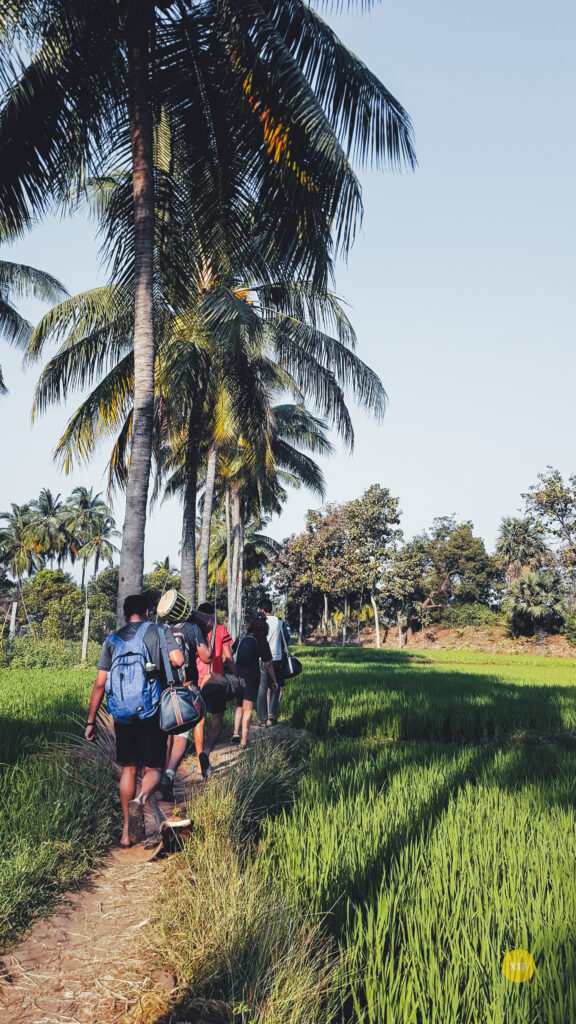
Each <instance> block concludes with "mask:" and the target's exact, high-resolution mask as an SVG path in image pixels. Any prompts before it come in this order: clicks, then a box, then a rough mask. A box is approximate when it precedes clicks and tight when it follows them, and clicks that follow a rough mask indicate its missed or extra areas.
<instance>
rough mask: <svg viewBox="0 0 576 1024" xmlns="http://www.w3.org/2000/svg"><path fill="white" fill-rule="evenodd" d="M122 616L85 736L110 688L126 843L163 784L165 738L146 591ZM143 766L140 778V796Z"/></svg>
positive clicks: (169, 643)
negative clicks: (161, 726)
mask: <svg viewBox="0 0 576 1024" xmlns="http://www.w3.org/2000/svg"><path fill="white" fill-rule="evenodd" d="M124 619H125V623H126V624H125V625H124V626H122V628H121V629H119V630H118V631H117V632H116V633H110V635H109V636H108V637H106V640H105V641H104V644H103V645H102V651H101V653H100V660H99V662H98V669H97V673H96V679H95V682H94V686H93V688H92V694H91V697H90V704H89V707H88V720H87V722H86V728H85V732H84V736H85V737H86V739H87V740H89V741H91V742H93V741H94V740H95V739H96V734H97V733H96V715H97V714H98V709H99V707H100V704H101V703H102V698H103V697H104V693H105V692H106V703H107V706H108V711H109V712H110V714H111V715H112V718H113V719H114V732H115V734H116V760H117V761H118V764H119V765H120V766H121V768H122V773H121V775H120V785H119V789H120V803H121V805H122V819H123V826H122V835H121V837H120V846H124V847H128V846H132V844H133V843H135V842H140V841H141V840H142V839H143V837H144V820H143V813H142V809H143V806H144V804H145V802H146V801H147V800H148V798H149V797H150V796H152V794H153V793H154V790H155V789H157V788H158V786H159V783H160V779H161V777H162V770H163V768H164V764H165V762H166V741H167V736H166V733H165V732H162V730H161V728H160V710H159V706H160V694H161V691H162V685H163V684H165V682H166V681H165V680H164V678H163V676H164V671H163V668H162V662H163V659H162V656H161V650H160V634H159V632H158V627H157V626H156V625H155V624H154V623H152V622H149V621H148V599H147V597H146V595H145V594H131V595H130V596H129V597H127V598H126V600H125V601H124ZM165 639H166V648H167V650H168V657H169V659H170V664H171V665H173V666H174V667H175V668H180V667H181V666H182V665H183V664H184V656H183V654H182V652H181V650H180V648H179V647H178V645H177V643H176V641H175V640H174V637H173V636H172V633H171V632H170V630H169V629H168V628H165ZM139 768H142V781H141V786H140V792H139V794H138V798H137V799H136V789H137V785H138V770H139Z"/></svg>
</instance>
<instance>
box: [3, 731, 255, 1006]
mask: <svg viewBox="0 0 576 1024" xmlns="http://www.w3.org/2000/svg"><path fill="white" fill-rule="evenodd" d="M236 756H237V750H235V749H234V748H230V747H222V748H220V749H217V750H215V751H214V753H213V755H212V757H211V760H212V763H213V764H214V767H215V769H216V772H220V771H225V770H226V768H227V767H228V765H229V764H230V763H231V762H232V761H233V760H235V758H236ZM192 766H193V760H192V759H191V758H188V759H186V760H185V761H184V762H183V765H182V766H181V769H180V771H179V773H178V776H177V784H176V787H175V791H176V798H177V800H178V801H179V802H181V803H182V805H184V804H185V801H186V798H187V796H188V795H189V794H190V793H191V791H192V790H193V789H194V788H196V787H202V786H203V784H204V783H203V781H202V779H201V778H200V777H199V776H197V775H194V774H192ZM159 806H160V807H161V808H162V809H163V811H164V813H165V814H166V815H168V814H169V813H170V810H171V805H170V804H160V805H159ZM145 818H146V830H147V832H150V831H153V829H154V815H153V814H152V813H151V812H148V811H147V812H146V815H145ZM150 857H151V852H150V851H149V850H147V849H145V847H144V846H142V845H140V846H136V847H133V848H131V849H129V850H123V849H121V848H120V847H115V848H113V849H112V850H111V851H110V852H109V854H108V855H107V856H106V858H105V859H104V861H103V863H102V866H101V867H100V869H99V870H98V871H97V872H96V873H95V874H94V875H92V876H91V877H90V879H89V880H88V881H87V883H86V884H85V885H84V886H83V887H82V888H81V889H80V890H78V891H77V892H75V893H71V894H68V895H67V896H66V897H65V898H64V901H63V903H62V905H61V906H60V907H59V908H58V910H57V911H56V912H55V913H54V914H53V915H52V916H51V917H50V918H47V919H46V920H39V921H36V923H35V924H33V925H32V927H31V928H30V929H29V931H28V932H27V934H26V937H25V938H24V940H23V941H22V942H21V943H20V944H19V945H18V946H16V947H15V948H14V949H13V950H12V951H11V952H10V953H7V954H6V955H5V956H4V957H3V958H2V960H0V1022H1V1024H113V1022H117V1024H119V1022H122V1021H123V1020H124V1019H125V1018H126V1015H127V1013H128V1011H129V1010H130V1009H131V1008H133V1007H134V1006H135V1005H136V1004H137V1003H138V1001H139V999H140V998H141V996H142V994H143V993H144V992H145V991H147V990H148V989H149V988H151V987H152V986H153V985H154V984H156V985H158V984H159V985H161V986H163V987H164V988H166V989H171V988H172V987H173V984H174V979H173V978H172V977H171V976H170V975H168V974H165V973H163V972H161V971H158V970H155V968H154V964H153V962H152V961H151V958H150V956H149V954H148V951H147V948H146V944H145V942H144V941H143V937H142V936H143V931H144V929H145V926H146V924H147V923H148V917H149V913H150V909H151V906H152V902H153V900H154V897H155V895H156V892H157V889H158V886H159V883H160V879H161V876H162V872H163V870H164V867H165V864H166V861H165V860H150Z"/></svg>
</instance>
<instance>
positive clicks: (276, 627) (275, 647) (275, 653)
mask: <svg viewBox="0 0 576 1024" xmlns="http://www.w3.org/2000/svg"><path fill="white" fill-rule="evenodd" d="M266 622H267V623H268V643H269V644H270V650H271V651H272V660H273V661H282V658H283V656H284V650H285V647H284V643H283V640H282V637H284V640H285V642H286V644H288V643H289V641H290V633H289V632H288V628H287V626H286V624H285V622H284V619H279V618H278V616H277V615H267V616H266Z"/></svg>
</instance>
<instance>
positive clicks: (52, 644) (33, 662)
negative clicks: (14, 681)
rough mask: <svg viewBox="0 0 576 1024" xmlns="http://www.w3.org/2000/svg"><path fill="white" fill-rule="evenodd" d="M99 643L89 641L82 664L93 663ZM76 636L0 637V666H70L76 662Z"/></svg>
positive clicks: (79, 648)
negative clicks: (52, 637)
mask: <svg viewBox="0 0 576 1024" xmlns="http://www.w3.org/2000/svg"><path fill="white" fill-rule="evenodd" d="M99 655H100V644H97V643H95V642H94V641H89V643H88V651H87V658H86V664H87V665H94V666H96V665H97V663H98V658H99ZM81 656H82V644H81V642H80V640H37V639H36V638H33V637H28V636H17V637H14V640H13V642H12V644H9V643H8V641H7V640H0V668H74V667H75V666H76V665H78V664H79V663H80V658H81Z"/></svg>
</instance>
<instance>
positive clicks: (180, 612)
mask: <svg viewBox="0 0 576 1024" xmlns="http://www.w3.org/2000/svg"><path fill="white" fill-rule="evenodd" d="M165 597H166V598H168V600H167V601H164V602H163V600H162V599H161V600H160V601H159V603H158V617H159V618H163V619H166V621H168V622H170V628H171V630H172V635H173V636H174V639H175V640H176V643H177V644H178V646H179V647H180V650H181V651H182V654H183V658H184V665H183V667H182V669H180V681H181V682H183V683H194V684H196V685H199V680H198V665H199V664H203V665H206V666H208V664H209V662H210V650H209V648H208V645H207V644H206V641H205V638H204V634H203V633H202V631H201V629H200V628H199V626H197V625H195V624H194V623H193V622H191V621H190V618H189V616H190V615H191V614H192V608H191V606H190V603H189V602H188V601H187V600H186V598H184V597H183V596H182V594H179V593H178V591H176V590H172V591H168V593H167V594H166V595H165ZM168 605H169V607H168ZM174 616H182V620H181V621H180V622H174ZM185 616H186V617H185ZM200 685H201V684H200ZM203 736H204V719H202V721H201V722H200V723H199V724H198V725H197V726H196V727H195V728H194V741H195V744H196V752H197V754H198V753H200V758H201V757H202V754H201V751H202V745H201V744H202V739H203ZM189 737H190V730H187V731H186V732H181V733H179V734H178V735H177V736H171V737H170V738H169V740H168V751H167V754H168V756H167V762H166V769H165V771H164V772H163V774H162V779H161V783H160V791H161V793H162V797H163V798H164V800H174V777H175V775H176V772H177V771H178V766H179V764H180V762H181V760H182V758H183V757H184V755H185V753H186V747H187V745H188V739H189ZM199 743H200V751H199V750H198V747H199ZM200 758H199V770H200V771H202V775H204V776H205V772H204V771H203V770H202V762H201V760H200Z"/></svg>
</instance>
